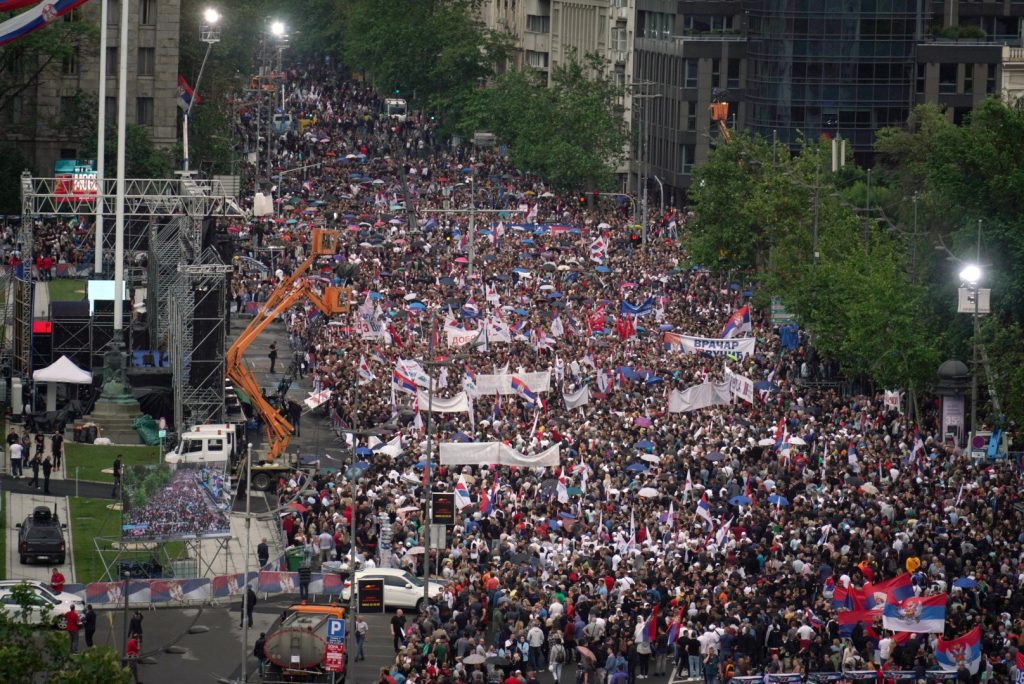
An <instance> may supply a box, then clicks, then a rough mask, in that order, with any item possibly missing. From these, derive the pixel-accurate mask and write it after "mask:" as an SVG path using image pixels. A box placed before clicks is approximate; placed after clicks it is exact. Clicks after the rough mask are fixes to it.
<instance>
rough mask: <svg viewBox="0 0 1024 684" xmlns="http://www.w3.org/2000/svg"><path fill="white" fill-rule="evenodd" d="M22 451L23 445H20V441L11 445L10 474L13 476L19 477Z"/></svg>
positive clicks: (22, 460)
mask: <svg viewBox="0 0 1024 684" xmlns="http://www.w3.org/2000/svg"><path fill="white" fill-rule="evenodd" d="M24 451H25V447H23V446H22V445H21V442H15V443H14V444H12V445H11V475H13V476H14V477H21V474H22V469H21V468H22V464H23V463H24V458H23V456H24Z"/></svg>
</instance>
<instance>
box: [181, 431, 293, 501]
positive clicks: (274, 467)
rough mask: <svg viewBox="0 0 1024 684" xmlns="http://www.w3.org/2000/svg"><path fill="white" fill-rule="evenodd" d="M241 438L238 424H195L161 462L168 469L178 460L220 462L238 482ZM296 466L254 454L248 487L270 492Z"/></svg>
mask: <svg viewBox="0 0 1024 684" xmlns="http://www.w3.org/2000/svg"><path fill="white" fill-rule="evenodd" d="M242 438H243V433H242V430H241V426H240V425H232V424H231V423H219V424H215V425H197V426H195V427H193V428H191V429H190V430H189V431H187V432H184V433H182V434H181V436H180V438H179V439H178V445H177V446H176V447H175V448H174V450H173V451H171V452H169V453H168V454H167V455H166V456H164V463H166V464H167V465H169V466H170V467H171V468H172V469H173V468H175V467H177V466H178V464H181V463H208V464H215V463H223V464H224V469H225V470H227V471H230V472H234V477H235V480H236V481H238V478H241V477H244V476H245V458H246V457H247V455H248V451H247V449H246V446H245V444H244V440H243V439H242ZM296 466H297V463H291V462H289V461H288V459H287V458H281V459H276V460H273V461H268V460H262V459H259V457H258V456H255V455H254V461H253V464H252V482H251V483H250V488H251V489H256V490H258V491H264V492H265V491H271V490H272V489H273V488H274V485H275V483H276V482H277V479H278V477H280V476H281V475H286V474H288V473H289V472H291V470H293V469H294V468H295V467H296Z"/></svg>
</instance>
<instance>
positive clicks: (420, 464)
mask: <svg viewBox="0 0 1024 684" xmlns="http://www.w3.org/2000/svg"><path fill="white" fill-rule="evenodd" d="M425 465H427V462H426V461H417V463H416V465H414V466H413V468H416V469H417V470H423V467H424V466H425ZM430 467H431V468H436V467H437V464H436V463H431V464H430Z"/></svg>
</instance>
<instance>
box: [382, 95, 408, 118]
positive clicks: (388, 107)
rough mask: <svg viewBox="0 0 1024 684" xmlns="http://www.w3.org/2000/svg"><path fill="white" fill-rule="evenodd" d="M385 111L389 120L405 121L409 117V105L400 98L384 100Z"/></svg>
mask: <svg viewBox="0 0 1024 684" xmlns="http://www.w3.org/2000/svg"><path fill="white" fill-rule="evenodd" d="M384 111H385V113H387V115H388V118H391V119H395V120H397V121H405V119H406V117H407V116H408V115H409V105H408V103H406V101H405V100H403V99H402V98H400V97H389V98H388V99H386V100H384Z"/></svg>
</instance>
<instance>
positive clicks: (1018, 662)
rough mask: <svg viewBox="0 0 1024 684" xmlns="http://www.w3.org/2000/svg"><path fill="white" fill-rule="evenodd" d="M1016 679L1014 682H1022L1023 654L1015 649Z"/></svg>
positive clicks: (1023, 674)
mask: <svg viewBox="0 0 1024 684" xmlns="http://www.w3.org/2000/svg"><path fill="white" fill-rule="evenodd" d="M1016 665H1017V681H1016V683H1015V684H1024V654H1022V653H1021V652H1020V651H1017V660H1016Z"/></svg>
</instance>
